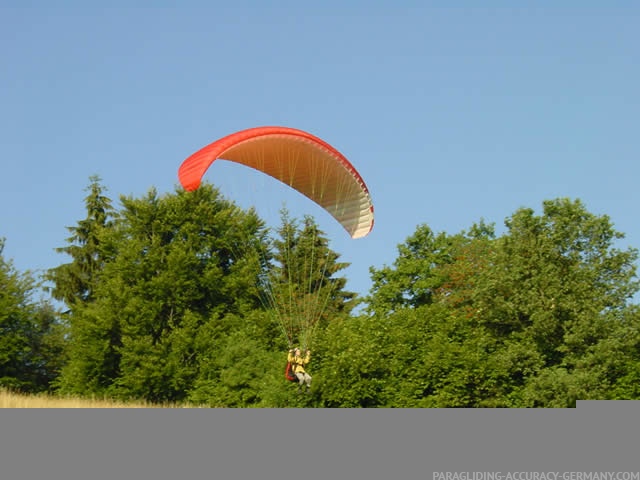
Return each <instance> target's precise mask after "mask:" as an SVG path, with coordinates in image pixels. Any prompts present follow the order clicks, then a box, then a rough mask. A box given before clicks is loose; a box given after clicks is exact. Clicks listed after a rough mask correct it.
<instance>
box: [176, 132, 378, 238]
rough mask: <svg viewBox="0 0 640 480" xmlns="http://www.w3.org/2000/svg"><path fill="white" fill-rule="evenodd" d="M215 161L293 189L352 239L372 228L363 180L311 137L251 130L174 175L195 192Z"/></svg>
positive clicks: (204, 153) (217, 144)
mask: <svg viewBox="0 0 640 480" xmlns="http://www.w3.org/2000/svg"><path fill="white" fill-rule="evenodd" d="M218 159H221V160H228V161H232V162H236V163H240V164H243V165H246V166H247V167H251V168H254V169H256V170H259V171H261V172H263V173H265V174H267V175H269V176H271V177H273V178H276V179H277V180H280V181H281V182H282V183H284V184H286V185H288V186H290V187H291V188H293V189H295V190H297V191H298V192H300V193H301V194H303V195H305V196H306V197H308V198H310V199H311V200H313V201H314V202H315V203H317V204H318V205H320V206H321V207H322V208H324V209H325V210H326V211H327V212H329V213H330V214H331V215H332V216H333V217H334V218H335V219H336V220H337V221H338V222H339V223H340V224H341V225H342V226H343V227H344V229H345V230H346V231H347V232H348V233H349V235H351V237H352V238H361V237H364V236H366V235H367V234H368V233H369V232H370V231H371V229H372V228H373V203H372V202H371V196H370V195H369V190H368V189H367V186H366V185H365V183H364V180H363V179H362V177H361V176H360V174H359V173H358V171H357V170H356V169H355V168H354V167H353V165H352V164H351V163H350V162H349V161H348V160H347V159H346V158H345V157H344V155H342V154H341V153H340V152H339V151H338V150H336V149H335V148H334V147H332V146H331V145H329V144H328V143H326V142H325V141H323V140H321V139H320V138H318V137H315V136H314V135H311V134H310V133H307V132H304V131H302V130H297V129H295V128H288V127H255V128H249V129H247V130H242V131H239V132H236V133H232V134H231V135H227V136H226V137H223V138H221V139H219V140H216V141H215V142H213V143H211V144H209V145H207V146H206V147H204V148H202V149H200V150H198V151H197V152H195V153H194V154H193V155H191V156H190V157H189V158H187V159H186V160H185V161H184V162H183V163H182V165H181V166H180V169H179V170H178V177H179V179H180V183H181V184H182V186H183V187H184V189H185V190H188V191H192V190H195V189H197V188H198V186H200V182H201V181H202V177H203V176H204V174H205V173H206V171H207V169H208V168H209V166H210V165H211V164H212V163H213V162H214V161H216V160H218Z"/></svg>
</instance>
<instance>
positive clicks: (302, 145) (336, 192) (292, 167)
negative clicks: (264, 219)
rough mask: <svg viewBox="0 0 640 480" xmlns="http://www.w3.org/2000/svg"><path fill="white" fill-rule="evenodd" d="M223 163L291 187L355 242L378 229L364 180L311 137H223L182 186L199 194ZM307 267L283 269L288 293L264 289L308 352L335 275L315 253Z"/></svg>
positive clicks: (291, 133) (292, 339)
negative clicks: (210, 172) (212, 169)
mask: <svg viewBox="0 0 640 480" xmlns="http://www.w3.org/2000/svg"><path fill="white" fill-rule="evenodd" d="M217 160H226V161H230V162H235V163H237V164H241V165H244V166H246V167H249V168H252V169H255V170H257V171H259V172H262V173H264V174H265V175H268V176H270V177H273V178H275V179H277V180H278V181H280V182H281V183H283V184H285V185H287V186H289V187H291V188H292V189H294V190H296V191H297V192H299V193H300V194H301V195H304V196H305V197H307V198H309V199H310V200H312V201H313V202H314V203H316V204H317V205H319V206H320V207H322V208H323V209H324V210H325V211H327V212H328V213H329V214H330V215H331V216H332V217H333V218H334V219H335V220H336V221H337V222H338V223H339V224H340V225H341V226H342V227H343V228H344V229H345V230H346V231H347V233H348V234H349V235H350V236H351V238H354V239H357V238H362V237H365V236H366V235H368V234H369V232H370V231H371V229H372V228H373V224H374V214H373V212H374V209H373V203H372V201H371V196H370V194H369V190H368V189H367V186H366V184H365V182H364V180H363V179H362V177H361V175H360V174H359V173H358V171H357V170H356V169H355V167H354V166H353V165H352V164H351V162H349V160H347V158H346V157H345V156H344V155H342V154H341V153H340V152H339V151H338V150H337V149H336V148H334V147H333V146H331V145H330V144H328V143H327V142H325V141H324V140H321V139H320V138H318V137H316V136H314V135H312V134H310V133H308V132H305V131H302V130H298V129H295V128H289V127H278V126H266V127H255V128H249V129H246V130H241V131H239V132H235V133H232V134H230V135H227V136H225V137H222V138H220V139H218V140H216V141H214V142H213V143H210V144H209V145H207V146H205V147H203V148H201V149H200V150H198V151H196V152H195V153H193V154H192V155H191V156H189V157H188V158H187V159H186V160H184V162H183V163H182V164H181V165H180V168H179V170H178V177H179V180H180V184H181V185H182V187H183V188H184V189H185V190H187V191H194V190H197V189H198V187H199V186H200V184H201V182H202V179H203V177H204V175H205V174H206V173H207V171H208V169H209V167H210V166H211V165H212V164H213V163H214V162H216V161H217ZM287 243H288V242H286V241H285V242H283V244H287ZM312 243H316V242H315V241H314V242H312ZM287 256H289V254H288V253H287ZM290 256H291V258H293V257H294V255H293V254H291V255H290ZM304 263H305V265H304V267H303V268H302V269H300V272H302V273H297V274H295V272H291V271H289V270H290V269H288V268H283V269H281V272H280V275H279V277H278V279H277V282H278V283H280V284H282V281H283V278H284V279H285V281H288V282H290V285H288V286H286V287H285V288H278V287H279V286H281V285H279V286H276V285H273V284H272V283H276V281H273V282H271V281H270V280H271V279H268V280H267V281H266V282H264V284H263V285H262V287H263V288H264V289H265V292H266V295H265V296H266V298H267V299H268V303H269V307H270V308H271V310H272V312H273V314H274V315H275V316H276V317H277V318H278V320H279V322H280V324H281V327H282V329H283V332H284V334H285V336H286V338H287V341H288V343H289V347H291V346H292V345H293V344H294V343H298V342H299V343H300V345H301V346H302V348H303V349H304V350H306V349H307V348H308V346H309V344H310V342H311V336H312V334H313V331H314V328H315V326H316V324H317V322H318V320H319V319H320V318H321V316H322V314H323V308H324V306H326V304H327V299H328V296H329V295H331V294H332V293H334V292H335V287H334V286H332V285H333V283H332V282H331V281H330V279H328V277H329V276H330V274H331V272H328V271H327V264H328V263H329V261H328V259H327V258H319V255H317V254H315V253H314V252H313V251H312V252H311V253H310V254H309V255H308V258H307V259H305V260H304ZM282 272H285V273H284V274H283V273H282ZM305 277H306V278H307V280H306V284H307V285H304V288H303V287H301V286H300V278H305ZM317 278H320V279H321V281H319V282H318V281H317ZM263 280H264V279H263ZM294 283H295V285H294ZM332 288H333V289H334V291H333V292H332V290H331V289H332ZM321 296H322V298H320V297H321ZM296 340H297V341H298V342H296Z"/></svg>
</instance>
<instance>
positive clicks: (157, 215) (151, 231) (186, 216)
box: [62, 186, 263, 401]
mask: <svg viewBox="0 0 640 480" xmlns="http://www.w3.org/2000/svg"><path fill="white" fill-rule="evenodd" d="M121 203H122V205H123V208H122V210H121V211H119V212H117V214H116V215H115V219H114V224H113V228H111V229H110V230H109V231H108V232H107V233H106V235H105V236H104V238H103V241H104V245H105V246H108V248H109V250H110V251H111V252H112V254H111V256H110V258H109V259H108V261H107V262H106V263H105V264H104V266H103V268H102V272H101V275H100V282H98V283H97V285H96V287H95V292H94V294H95V297H94V298H95V301H94V302H92V303H91V304H88V305H86V306H85V307H84V308H82V309H79V310H78V311H77V312H75V314H74V316H75V321H76V327H77V328H76V330H75V335H74V342H73V347H72V349H71V356H70V361H69V365H68V366H67V368H66V369H65V372H63V382H62V386H63V388H64V390H66V391H81V390H82V389H85V388H89V391H93V392H96V393H106V394H109V395H114V396H119V397H122V398H143V399H146V400H150V401H181V400H184V399H185V398H186V396H187V395H188V391H189V390H190V389H191V388H192V386H193V382H194V381H195V379H196V378H197V375H198V369H199V356H200V355H201V354H203V352H202V351H200V350H199V349H198V348H199V346H198V344H197V342H196V338H198V331H199V329H200V328H202V327H203V326H204V325H206V324H207V323H209V322H214V323H215V322H218V321H221V320H224V319H225V318H226V317H227V316H228V315H229V314H231V313H234V314H242V312H245V311H251V310H252V309H255V308H256V307H257V306H258V305H259V303H258V300H257V299H258V294H257V280H256V279H257V278H258V276H259V272H260V268H261V266H260V263H259V261H258V259H257V257H256V256H255V255H253V254H252V253H251V252H249V250H248V248H249V247H248V244H249V242H247V238H259V237H260V235H261V232H262V230H263V224H262V222H261V220H260V219H258V218H257V216H256V215H255V213H253V212H244V211H242V210H241V209H239V208H238V207H237V206H235V205H234V204H232V203H231V202H229V201H227V200H225V199H223V198H222V197H221V196H220V194H219V192H218V191H217V190H216V189H214V188H213V187H210V186H203V187H201V188H199V189H198V190H197V191H195V192H184V191H178V192H177V193H175V194H166V195H163V196H159V195H158V194H157V192H156V191H155V190H154V189H151V190H150V191H149V193H148V194H147V195H146V196H145V197H143V198H140V199H137V198H132V197H121Z"/></svg>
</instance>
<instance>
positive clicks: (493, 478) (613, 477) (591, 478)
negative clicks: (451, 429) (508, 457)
mask: <svg viewBox="0 0 640 480" xmlns="http://www.w3.org/2000/svg"><path fill="white" fill-rule="evenodd" d="M431 480H640V472H433V476H432V478H431Z"/></svg>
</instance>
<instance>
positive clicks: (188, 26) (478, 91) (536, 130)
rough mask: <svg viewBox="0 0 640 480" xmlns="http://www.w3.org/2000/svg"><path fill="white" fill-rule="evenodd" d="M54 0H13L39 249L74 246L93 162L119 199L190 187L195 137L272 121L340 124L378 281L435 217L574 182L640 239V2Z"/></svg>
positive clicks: (14, 80)
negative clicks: (182, 168) (361, 191)
mask: <svg viewBox="0 0 640 480" xmlns="http://www.w3.org/2000/svg"><path fill="white" fill-rule="evenodd" d="M54 3H55V2H47V3H44V2H42V3H41V4H40V6H38V5H37V4H36V2H22V3H18V2H16V3H15V5H22V6H21V7H17V6H12V5H11V4H9V3H7V2H0V60H1V65H2V73H1V74H0V159H1V162H2V176H1V177H0V178H1V180H0V182H1V183H0V185H1V187H0V237H4V238H5V239H6V245H5V251H4V256H5V258H7V259H11V260H13V263H14V266H15V267H16V268H17V269H18V270H20V271H25V270H31V271H33V272H38V271H42V270H43V269H46V268H50V267H54V266H56V265H59V264H60V263H63V262H66V261H68V257H66V256H64V255H61V254H57V253H55V252H54V248H56V247H60V246H64V245H65V238H66V237H67V234H68V232H67V230H66V228H65V227H67V226H73V225H75V224H76V223H77V221H78V220H80V219H82V218H84V216H85V210H84V203H83V199H84V197H85V195H86V192H85V190H84V189H85V188H86V186H87V185H88V178H89V176H90V175H93V174H97V175H100V177H102V180H103V183H104V185H105V186H106V187H107V188H108V192H107V193H108V195H110V196H111V197H112V198H113V199H114V200H117V199H118V197H119V196H120V195H133V196H142V195H144V194H145V193H146V192H147V191H148V190H149V189H150V188H151V187H155V188H156V189H157V190H158V191H159V192H160V193H164V192H172V191H174V188H175V187H176V186H177V184H178V180H177V169H178V167H179V165H180V163H181V162H182V161H183V160H184V158H186V157H187V156H188V155H190V154H191V153H193V152H194V151H195V150H197V149H199V148H201V147H202V146H204V145H206V144H208V143H210V142H212V141H214V140H215V139H217V138H219V137H222V136H224V135H227V134H229V133H232V132H234V131H237V130H240V129H244V128H248V127H253V126H260V125H285V126H290V127H295V128H300V129H303V130H307V131H309V132H311V133H313V134H315V135H317V136H319V137H321V138H323V139H324V140H326V141H328V142H329V143H331V144H332V145H334V146H335V147H336V148H337V149H339V150H340V151H341V152H342V153H343V154H345V155H346V157H347V158H349V160H350V161H351V162H352V163H353V164H354V165H355V166H356V168H357V169H358V170H359V171H360V173H361V175H362V176H363V178H364V180H365V181H366V183H367V185H368V187H369V189H370V191H371V193H372V197H373V201H374V204H375V212H376V220H375V221H376V224H375V228H374V230H373V231H372V232H371V234H370V235H369V236H368V237H366V238H364V239H360V240H351V239H349V238H348V236H347V235H346V234H345V233H344V232H343V231H342V230H341V229H340V228H339V227H337V226H336V225H334V224H333V223H332V222H330V221H324V220H322V219H321V224H322V226H323V227H324V228H325V231H327V233H328V234H329V235H330V237H331V238H332V240H333V244H332V246H333V248H334V249H335V250H336V251H338V252H339V253H341V254H342V259H343V260H344V261H347V262H350V263H351V266H350V267H349V269H348V270H346V271H345V274H346V275H347V276H348V278H349V284H348V288H350V289H351V290H354V291H357V292H358V293H361V294H366V293H367V292H368V290H369V288H370V274H369V267H371V266H374V267H376V268H380V267H382V266H383V265H385V264H387V265H390V264H391V263H392V262H393V261H394V259H395V258H396V255H397V246H398V244H400V243H403V242H404V241H405V239H406V238H407V237H408V236H409V235H411V234H412V233H413V232H414V231H415V229H416V227H417V226H418V225H419V224H423V223H424V224H428V225H429V226H430V227H431V228H432V229H434V230H435V231H438V232H439V231H445V232H447V233H451V234H453V233H457V232H459V231H460V230H463V229H467V228H469V227H470V226H471V225H472V224H473V223H474V222H477V221H478V220H480V219H481V218H484V219H485V221H487V222H494V223H496V225H497V227H498V230H500V227H502V225H503V221H504V219H505V218H506V217H508V216H510V215H511V214H513V213H514V212H515V210H516V209H518V208H520V207H532V208H534V209H536V211H540V206H541V204H542V202H543V200H547V199H553V198H557V197H570V198H579V199H581V200H582V201H583V202H584V203H585V204H586V206H587V209H589V210H590V211H591V212H593V213H596V214H607V215H609V216H610V217H611V219H612V221H613V223H614V225H615V227H616V229H617V230H619V231H621V232H623V233H625V234H626V239H625V240H624V241H623V242H622V243H621V247H623V248H626V247H629V246H631V247H635V248H638V247H640V222H638V213H637V209H638V207H639V206H640V192H639V190H638V188H637V186H638V179H639V178H640V166H639V165H640V163H639V162H638V153H639V152H640V147H639V145H638V125H639V124H640V122H639V120H640V118H639V112H640V101H639V100H640V95H639V86H640V47H639V46H640V28H638V25H640V7H635V6H633V4H632V3H631V2H628V3H626V4H625V3H623V2H617V3H616V2H601V5H605V4H606V5H610V6H609V7H603V6H593V4H594V3H595V2H592V4H591V6H588V7H587V6H585V5H587V3H588V2H573V3H570V2H563V3H562V2H526V1H525V2H500V3H491V2H482V4H483V8H479V7H474V6H473V5H477V4H479V3H476V2H467V4H466V5H465V4H463V3H459V4H458V6H457V7H455V8H453V7H447V6H446V5H447V2H440V3H435V2H428V1H424V2H402V1H398V2H391V1H388V2H360V1H346V2H344V1H342V2H337V1H335V2H334V1H325V2H304V1H297V2H290V1H286V2H258V1H255V2H249V1H245V2H242V1H238V2H202V3H198V2H189V1H184V2H180V3H179V4H180V7H179V8H178V7H172V6H166V5H168V2H164V5H165V6H159V5H163V4H162V3H160V2H158V3H156V5H158V6H156V7H154V8H151V7H145V8H143V7H124V6H123V7H118V6H114V5H116V4H117V2H116V3H110V4H109V5H110V7H109V8H91V7H88V6H86V5H87V2H82V3H80V2H78V5H79V6H75V5H74V2H66V3H65V2H57V3H56V4H55V5H56V6H52V5H54ZM133 4H134V3H133V2H126V3H125V2H123V3H122V5H133ZM552 4H553V5H558V4H562V5H563V6H562V7H557V6H556V7H553V6H549V7H544V5H552ZM24 5H30V6H28V7H25V6H24ZM148 5H151V2H148ZM203 5H206V6H203ZM507 5H517V6H518V7H517V8H508V7H507ZM541 5H543V6H541ZM214 166H216V165H215V164H214ZM240 175H243V174H242V173H239V172H238V171H237V170H235V171H233V170H228V171H227V170H225V169H224V168H222V167H221V168H220V169H219V171H218V170H216V171H214V169H213V168H212V169H210V170H209V172H208V173H207V176H206V177H205V179H206V180H207V181H210V182H212V183H214V184H217V185H221V186H222V185H224V186H225V187H224V188H227V185H228V186H229V187H228V188H229V191H230V192H232V193H233V192H235V191H237V189H236V190H234V188H233V187H232V185H234V184H235V185H238V182H240V184H243V182H245V177H244V176H242V177H241V176H240ZM247 178H248V177H247ZM240 189H241V188H240ZM233 194H235V193H233ZM283 196H285V194H284V193H283ZM294 203H295V201H294ZM116 204H117V202H116ZM294 213H295V211H294ZM320 218H321V217H320Z"/></svg>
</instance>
